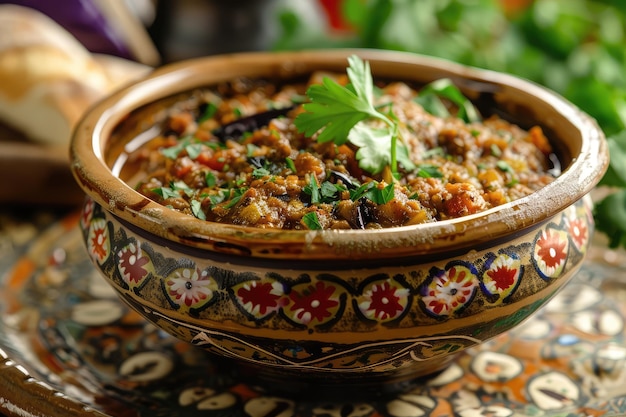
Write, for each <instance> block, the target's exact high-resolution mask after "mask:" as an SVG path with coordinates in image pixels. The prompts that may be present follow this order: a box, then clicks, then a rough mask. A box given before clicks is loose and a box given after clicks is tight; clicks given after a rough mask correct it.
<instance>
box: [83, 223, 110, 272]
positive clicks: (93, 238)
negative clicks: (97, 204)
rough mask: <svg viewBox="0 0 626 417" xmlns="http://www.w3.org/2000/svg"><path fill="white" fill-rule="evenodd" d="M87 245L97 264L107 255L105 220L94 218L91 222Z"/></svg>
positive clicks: (107, 242)
mask: <svg viewBox="0 0 626 417" xmlns="http://www.w3.org/2000/svg"><path fill="white" fill-rule="evenodd" d="M87 246H88V249H89V253H90V254H91V256H92V258H93V259H95V260H96V261H97V262H98V263H99V264H102V263H103V262H104V261H106V259H107V258H108V257H109V250H110V247H109V233H108V230H107V225H106V220H104V219H96V220H94V221H93V222H92V223H91V226H90V228H89V238H88V241H87Z"/></svg>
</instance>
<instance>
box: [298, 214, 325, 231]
mask: <svg viewBox="0 0 626 417" xmlns="http://www.w3.org/2000/svg"><path fill="white" fill-rule="evenodd" d="M302 223H304V225H305V226H306V227H308V228H309V229H311V230H322V225H321V224H320V219H319V218H318V217H317V213H316V212H314V211H309V212H308V213H306V214H305V215H304V216H302Z"/></svg>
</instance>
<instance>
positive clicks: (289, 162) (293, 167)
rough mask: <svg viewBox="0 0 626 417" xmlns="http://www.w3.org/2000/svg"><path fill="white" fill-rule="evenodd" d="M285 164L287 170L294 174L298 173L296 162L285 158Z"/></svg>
mask: <svg viewBox="0 0 626 417" xmlns="http://www.w3.org/2000/svg"><path fill="white" fill-rule="evenodd" d="M285 163H286V164H287V168H289V169H290V170H291V172H293V173H294V174H295V173H296V172H298V171H297V170H296V164H295V162H293V159H291V158H289V157H287V158H285Z"/></svg>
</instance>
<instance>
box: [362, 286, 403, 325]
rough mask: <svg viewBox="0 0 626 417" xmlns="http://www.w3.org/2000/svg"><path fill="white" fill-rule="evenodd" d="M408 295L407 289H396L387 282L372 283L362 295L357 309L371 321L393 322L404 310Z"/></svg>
mask: <svg viewBox="0 0 626 417" xmlns="http://www.w3.org/2000/svg"><path fill="white" fill-rule="evenodd" d="M408 294H409V290H408V289H407V288H398V287H396V286H394V285H392V284H391V283H390V282H389V281H384V282H382V283H380V282H378V283H374V284H373V285H371V287H370V289H369V290H368V291H365V293H364V294H363V301H361V302H359V309H360V310H361V312H363V314H365V315H366V316H367V317H368V318H371V319H377V320H381V321H389V320H393V319H395V318H396V317H398V316H399V315H400V314H401V313H402V312H403V311H404V310H405V309H406V306H407V304H408Z"/></svg>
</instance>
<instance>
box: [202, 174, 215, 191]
mask: <svg viewBox="0 0 626 417" xmlns="http://www.w3.org/2000/svg"><path fill="white" fill-rule="evenodd" d="M204 182H206V186H207V187H215V186H216V185H217V177H216V176H215V174H214V173H212V172H211V171H207V173H206V175H205V176H204Z"/></svg>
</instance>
